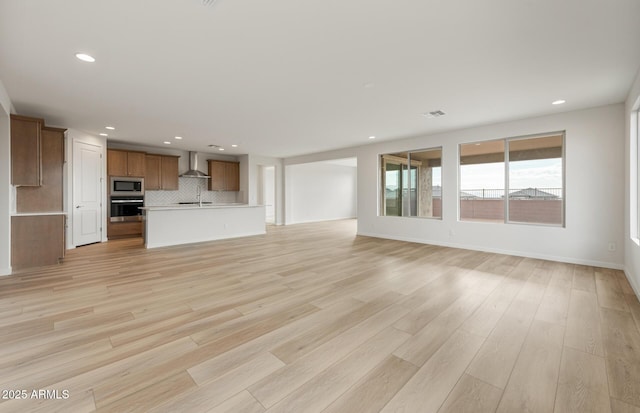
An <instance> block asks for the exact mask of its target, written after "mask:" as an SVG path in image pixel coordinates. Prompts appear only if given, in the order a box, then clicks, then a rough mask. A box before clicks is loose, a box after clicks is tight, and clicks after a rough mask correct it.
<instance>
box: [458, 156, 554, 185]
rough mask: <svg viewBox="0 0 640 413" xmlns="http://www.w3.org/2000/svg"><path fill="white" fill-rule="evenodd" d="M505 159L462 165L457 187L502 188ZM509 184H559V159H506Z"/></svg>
mask: <svg viewBox="0 0 640 413" xmlns="http://www.w3.org/2000/svg"><path fill="white" fill-rule="evenodd" d="M504 173H505V168H504V163H502V162H500V163H489V164H477V165H462V166H461V167H460V189H461V190H463V191H464V190H465V189H503V188H504ZM509 188H510V189H511V190H514V189H524V188H562V159H560V158H557V159H539V160H533V161H518V162H510V163H509Z"/></svg>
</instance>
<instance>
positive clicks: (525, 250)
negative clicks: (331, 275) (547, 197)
mask: <svg viewBox="0 0 640 413" xmlns="http://www.w3.org/2000/svg"><path fill="white" fill-rule="evenodd" d="M560 130H566V186H567V188H566V227H565V228H558V227H550V226H538V225H519V224H492V223H482V222H459V221H458V218H457V217H458V197H457V182H458V145H459V144H461V143H466V142H474V141H481V140H491V139H497V138H505V137H515V136H522V135H529V134H536V133H544V132H551V131H560ZM439 146H441V147H442V149H443V156H442V162H443V171H442V173H443V178H442V179H443V219H442V220H435V219H426V218H402V217H383V216H378V206H379V204H380V203H379V200H378V192H379V179H380V172H379V169H378V168H379V165H378V163H379V161H378V158H379V156H380V155H381V154H384V153H392V152H399V151H403V150H411V149H426V148H431V147H439ZM353 155H355V156H357V158H358V213H357V216H358V234H360V235H370V236H376V237H382V238H391V239H400V240H406V241H414V242H422V243H430V244H438V245H446V246H453V247H460V248H467V249H474V250H482V251H491V252H499V253H505V254H513V255H520V256H527V257H534V258H543V259H550V260H557V261H564V262H572V263H581V264H586V265H595V266H603V267H611V268H622V267H623V264H624V254H623V252H624V247H623V245H624V242H623V240H624V217H623V215H624V213H623V212H624V194H625V191H624V105H622V104H617V105H609V106H603V107H599V108H593V109H588V110H581V111H575V112H566V113H559V114H555V115H549V116H543V117H538V118H530V119H523V120H518V121H512V122H505V123H500V124H494V125H487V126H481V127H477V128H470V129H464V130H458V131H453V132H448V133H441V134H435V135H430V136H423V137H416V138H411V139H404V140H395V141H388V142H384V141H381V142H377V143H371V144H368V145H363V146H360V147H356V148H348V149H343V150H339V151H332V152H325V153H320V154H313V155H306V156H300V157H296V158H291V159H286V160H285V164H287V165H289V164H296V163H301V162H313V161H320V160H326V159H338V158H346V157H349V156H353ZM612 242H613V243H615V244H616V246H617V250H616V251H613V252H610V251H608V249H607V247H608V245H609V243H612ZM639 261H640V260H639ZM638 268H640V263H639V265H638Z"/></svg>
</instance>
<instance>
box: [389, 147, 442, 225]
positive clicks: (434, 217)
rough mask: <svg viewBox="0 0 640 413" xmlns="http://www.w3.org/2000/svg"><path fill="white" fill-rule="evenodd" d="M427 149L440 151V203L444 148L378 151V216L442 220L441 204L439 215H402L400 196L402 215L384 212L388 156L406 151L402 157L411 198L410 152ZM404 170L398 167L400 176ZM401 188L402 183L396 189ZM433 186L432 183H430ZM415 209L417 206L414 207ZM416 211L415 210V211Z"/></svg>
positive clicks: (402, 207) (427, 150)
mask: <svg viewBox="0 0 640 413" xmlns="http://www.w3.org/2000/svg"><path fill="white" fill-rule="evenodd" d="M429 151H440V202H441V205H442V199H443V194H444V189H443V187H444V183H443V179H442V171H443V168H442V165H443V153H444V148H443V147H442V146H434V147H428V148H424V149H407V150H399V151H395V152H385V153H379V154H378V171H379V173H378V180H379V182H378V192H379V195H378V216H379V217H393V218H422V219H432V220H440V221H441V220H442V219H443V215H444V208H442V206H441V208H440V209H441V212H440V216H420V215H404V209H405V199H404V198H405V197H404V196H401V199H402V206H401V214H402V215H387V213H386V171H387V169H386V163H387V161H386V159H385V157H387V158H390V157H396V158H397V157H398V156H397V155H396V153H398V152H406V153H407V157H406V158H402V159H403V160H404V162H405V163H406V166H407V176H408V181H409V182H408V185H407V193H408V197H409V199H411V189H412V186H411V164H412V162H413V160H412V159H411V154H412V153H418V152H429ZM400 165H403V164H402V163H400ZM403 172H404V169H403V168H400V171H399V173H400V175H401V176H402V174H403ZM418 187H419V184H418V178H416V188H415V189H416V199H418ZM402 188H404V184H403V185H402V186H401V187H399V188H398V189H399V190H400V191H402ZM432 188H433V185H432ZM409 210H411V206H409ZM416 211H417V208H416ZM416 213H417V212H416Z"/></svg>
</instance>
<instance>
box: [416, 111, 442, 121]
mask: <svg viewBox="0 0 640 413" xmlns="http://www.w3.org/2000/svg"><path fill="white" fill-rule="evenodd" d="M444 115H445V113H444V112H443V111H441V110H434V111H433V112H427V113H423V114H422V116H424V117H425V118H429V119H431V118H439V117H440V116H444Z"/></svg>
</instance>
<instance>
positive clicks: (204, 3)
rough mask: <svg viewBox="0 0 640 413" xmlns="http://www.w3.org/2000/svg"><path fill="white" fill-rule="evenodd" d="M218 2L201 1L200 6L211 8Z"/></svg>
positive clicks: (210, 0) (216, 0)
mask: <svg viewBox="0 0 640 413" xmlns="http://www.w3.org/2000/svg"><path fill="white" fill-rule="evenodd" d="M217 2H218V0H202V4H203V5H205V6H213V5H214V4H216V3H217Z"/></svg>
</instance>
